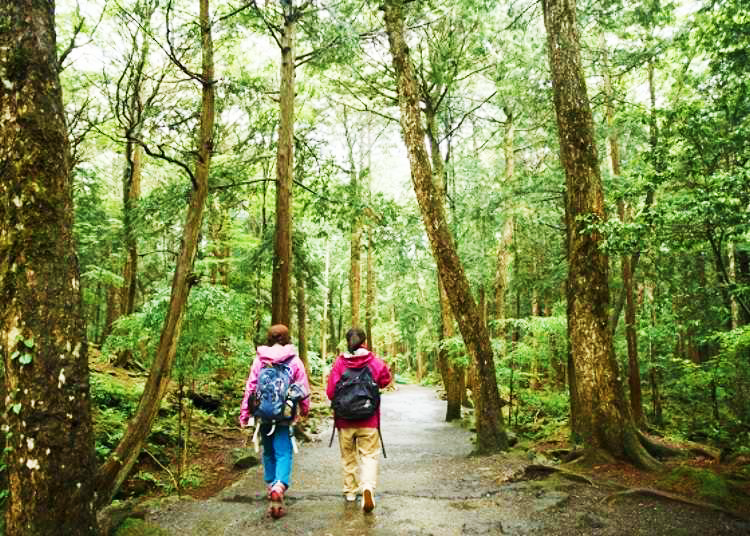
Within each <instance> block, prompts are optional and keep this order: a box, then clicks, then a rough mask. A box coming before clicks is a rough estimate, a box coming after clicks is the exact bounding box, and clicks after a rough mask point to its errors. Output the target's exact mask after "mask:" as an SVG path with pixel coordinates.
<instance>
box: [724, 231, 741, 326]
mask: <svg viewBox="0 0 750 536" xmlns="http://www.w3.org/2000/svg"><path fill="white" fill-rule="evenodd" d="M727 257H728V258H729V263H728V271H729V284H730V286H731V287H736V286H737V263H736V261H735V255H734V242H732V241H731V240H730V241H729V242H728V243H727ZM729 299H730V304H731V305H730V310H731V313H732V329H737V328H738V327H739V326H740V306H739V304H738V303H737V298H736V297H735V295H734V293H733V292H730V293H729Z"/></svg>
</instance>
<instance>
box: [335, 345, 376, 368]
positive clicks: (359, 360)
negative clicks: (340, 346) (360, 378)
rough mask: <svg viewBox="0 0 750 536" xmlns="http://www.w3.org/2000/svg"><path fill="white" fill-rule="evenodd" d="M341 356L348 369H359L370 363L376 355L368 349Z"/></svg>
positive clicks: (360, 349) (358, 349) (345, 353)
mask: <svg viewBox="0 0 750 536" xmlns="http://www.w3.org/2000/svg"><path fill="white" fill-rule="evenodd" d="M341 356H342V357H343V358H344V364H345V365H346V368H359V367H363V366H364V365H366V364H367V363H368V362H370V361H371V360H372V359H373V358H374V357H375V354H373V353H372V352H371V351H370V350H367V349H366V348H357V349H356V350H355V351H354V353H353V354H350V353H349V352H344V353H343V354H341Z"/></svg>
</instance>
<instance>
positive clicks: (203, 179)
mask: <svg viewBox="0 0 750 536" xmlns="http://www.w3.org/2000/svg"><path fill="white" fill-rule="evenodd" d="M199 4H200V6H199V13H200V14H199V26H200V36H201V54H202V56H201V57H202V67H201V72H200V73H193V72H191V71H189V69H188V68H187V67H186V66H184V65H180V68H181V69H182V70H183V71H184V72H185V73H186V74H189V75H190V76H191V78H193V79H195V80H197V81H198V82H199V83H200V85H201V107H200V125H199V133H198V139H197V147H196V153H195V163H194V166H195V168H194V169H195V171H194V172H190V173H189V175H190V179H191V182H192V190H191V194H190V201H189V204H188V209H187V215H186V217H185V226H184V228H183V232H182V244H181V247H180V252H179V255H178V258H177V266H176V268H175V272H174V276H173V278H172V293H171V296H170V300H169V308H168V310H167V316H166V318H165V319H164V325H163V327H162V332H161V337H160V339H159V345H158V347H157V349H156V356H155V357H154V361H153V363H152V365H151V370H150V373H149V376H148V380H147V381H146V385H145V386H144V388H143V394H142V395H141V399H140V401H139V404H138V408H137V410H136V414H135V415H134V417H133V419H132V420H131V421H130V423H129V424H128V428H127V430H126V432H125V435H124V436H123V438H122V440H121V441H120V443H119V444H118V445H117V448H116V449H115V451H114V453H113V454H112V456H110V458H109V459H108V460H107V461H106V462H105V463H104V464H103V465H102V466H101V467H100V468H99V472H98V474H97V481H98V483H97V485H98V498H97V502H98V504H99V505H104V504H107V503H108V502H109V501H111V500H112V497H113V496H114V494H115V493H116V492H117V490H118V489H119V487H120V485H121V484H122V482H123V481H124V480H125V478H126V477H127V475H128V473H129V472H130V469H131V468H132V467H133V464H134V463H135V462H136V460H137V458H138V455H139V454H140V452H141V448H142V447H143V443H144V441H145V440H146V437H148V434H149V433H150V431H151V426H152V424H153V422H154V419H155V418H156V415H157V413H158V411H159V407H160V405H161V400H162V398H164V395H165V393H166V391H167V387H168V385H169V379H170V374H171V370H172V365H173V364H174V360H175V356H176V354H177V343H178V342H179V338H180V331H181V329H182V321H183V317H184V313H185V307H186V304H187V299H188V295H189V294H190V288H191V286H192V285H193V284H194V283H195V275H194V274H193V273H192V270H193V263H194V261H195V255H196V253H197V251H198V238H199V236H200V231H201V224H202V222H203V212H204V208H205V204H206V197H207V195H208V173H209V168H210V164H211V154H212V152H213V130H214V117H215V108H214V100H215V96H214V94H215V89H214V85H215V83H216V81H215V79H214V49H213V40H212V33H211V18H210V14H209V0H199ZM183 169H184V168H183ZM188 169H189V168H188ZM186 171H188V170H186Z"/></svg>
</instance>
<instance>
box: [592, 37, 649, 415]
mask: <svg viewBox="0 0 750 536" xmlns="http://www.w3.org/2000/svg"><path fill="white" fill-rule="evenodd" d="M601 48H602V54H603V58H602V63H603V65H604V92H605V95H606V98H607V105H606V113H607V126H608V128H609V135H608V141H609V163H610V172H611V173H612V176H613V177H614V178H615V179H616V178H618V177H619V176H620V146H619V137H618V135H617V130H616V129H615V108H614V90H613V88H612V79H611V74H610V70H609V57H608V54H607V44H606V42H605V40H604V38H602V47H601ZM617 210H618V214H619V216H620V221H621V222H622V223H626V222H627V221H628V220H629V217H628V214H629V207H628V206H627V204H626V203H625V201H624V200H623V199H620V200H618V202H617ZM632 266H633V263H632V257H631V256H630V255H628V254H625V255H623V256H622V258H621V259H620V268H621V275H622V287H623V293H624V294H625V340H626V342H627V348H628V387H629V389H630V410H631V412H632V414H633V420H634V421H635V423H636V425H638V426H639V427H640V428H645V426H646V417H645V416H644V414H643V397H642V394H641V368H640V363H639V360H638V334H637V330H636V325H635V322H636V315H635V313H636V311H635V300H634V298H633V287H634V282H633V269H632ZM612 334H613V335H614V330H613V331H612Z"/></svg>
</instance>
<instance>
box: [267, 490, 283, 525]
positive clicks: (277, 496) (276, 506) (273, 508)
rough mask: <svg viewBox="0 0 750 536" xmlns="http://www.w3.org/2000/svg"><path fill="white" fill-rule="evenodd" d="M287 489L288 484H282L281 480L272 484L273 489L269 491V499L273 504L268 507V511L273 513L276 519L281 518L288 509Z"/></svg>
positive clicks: (272, 515)
mask: <svg viewBox="0 0 750 536" xmlns="http://www.w3.org/2000/svg"><path fill="white" fill-rule="evenodd" d="M285 490H286V486H284V484H282V483H281V482H276V483H275V484H274V485H273V486H271V491H270V492H269V496H268V498H269V500H270V501H271V504H270V505H269V508H268V513H269V514H271V517H272V518H274V519H279V518H280V517H282V516H283V515H284V514H285V513H286V510H285V509H284V491H285Z"/></svg>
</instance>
